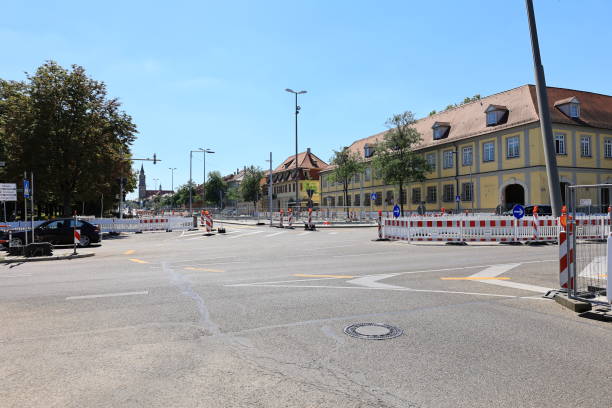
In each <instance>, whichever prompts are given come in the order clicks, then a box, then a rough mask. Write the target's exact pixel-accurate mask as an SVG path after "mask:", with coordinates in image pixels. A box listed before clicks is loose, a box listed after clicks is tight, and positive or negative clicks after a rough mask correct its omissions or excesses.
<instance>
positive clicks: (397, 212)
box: [393, 204, 401, 218]
mask: <svg viewBox="0 0 612 408" xmlns="http://www.w3.org/2000/svg"><path fill="white" fill-rule="evenodd" d="M400 215H401V210H400V206H399V205H397V204H395V205H394V206H393V216H394V217H395V218H397V217H399V216H400Z"/></svg>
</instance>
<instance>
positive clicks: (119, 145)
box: [0, 61, 136, 215]
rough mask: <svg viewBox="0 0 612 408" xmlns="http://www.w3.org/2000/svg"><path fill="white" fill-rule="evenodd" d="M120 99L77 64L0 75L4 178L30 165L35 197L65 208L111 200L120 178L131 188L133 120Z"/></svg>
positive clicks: (15, 177) (67, 211) (15, 176)
mask: <svg viewBox="0 0 612 408" xmlns="http://www.w3.org/2000/svg"><path fill="white" fill-rule="evenodd" d="M120 106H121V104H120V103H119V101H118V100H117V99H115V98H109V97H108V96H107V90H106V85H105V84H104V83H103V82H99V81H96V80H94V79H92V78H90V77H89V76H87V74H86V72H85V69H84V68H83V67H80V66H78V65H73V66H72V67H71V69H65V68H63V67H61V66H60V65H58V64H57V63H55V62H53V61H49V62H46V63H45V64H43V65H42V66H40V67H39V68H38V69H37V70H36V72H35V73H34V74H32V75H30V74H27V77H26V80H25V81H20V82H18V81H5V80H0V139H3V143H4V144H5V145H6V146H5V147H4V149H5V151H6V161H7V169H6V174H5V178H6V179H7V180H13V181H16V180H18V179H20V178H21V177H20V176H21V175H22V174H23V172H24V171H28V172H30V171H33V172H34V174H35V178H36V198H37V201H38V202H45V203H54V204H56V205H58V204H59V205H61V207H62V208H63V213H64V215H69V214H70V213H71V208H72V206H73V205H74V204H75V203H76V202H98V201H99V200H100V197H101V195H104V197H105V198H106V197H112V198H113V199H114V198H115V196H116V195H117V194H118V190H119V182H118V180H119V178H120V177H124V178H127V179H128V182H127V188H126V190H127V191H132V190H133V189H134V188H135V186H136V183H135V178H134V175H133V173H132V171H131V166H130V154H131V153H130V146H131V145H132V143H133V142H134V140H135V139H136V136H135V134H136V126H135V125H134V123H133V122H132V118H131V117H130V116H129V115H127V114H126V113H125V112H123V111H121V110H120Z"/></svg>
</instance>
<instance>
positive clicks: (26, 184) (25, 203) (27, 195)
mask: <svg viewBox="0 0 612 408" xmlns="http://www.w3.org/2000/svg"><path fill="white" fill-rule="evenodd" d="M27 176H28V175H27V173H26V172H24V173H23V220H24V221H25V222H26V225H27V222H28V198H30V182H29V181H28V180H26V177H27ZM24 235H25V244H26V245H28V230H27V227H26V231H25V234H24Z"/></svg>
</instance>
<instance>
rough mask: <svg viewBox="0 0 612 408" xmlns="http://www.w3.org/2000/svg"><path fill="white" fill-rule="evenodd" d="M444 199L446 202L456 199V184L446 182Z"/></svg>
mask: <svg viewBox="0 0 612 408" xmlns="http://www.w3.org/2000/svg"><path fill="white" fill-rule="evenodd" d="M442 201H444V202H446V203H450V202H452V201H455V185H454V184H445V185H444V190H443V194H442Z"/></svg>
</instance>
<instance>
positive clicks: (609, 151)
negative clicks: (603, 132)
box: [604, 139, 612, 159]
mask: <svg viewBox="0 0 612 408" xmlns="http://www.w3.org/2000/svg"><path fill="white" fill-rule="evenodd" d="M604 157H605V158H606V159H611V158H612V139H606V141H605V142H604Z"/></svg>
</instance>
